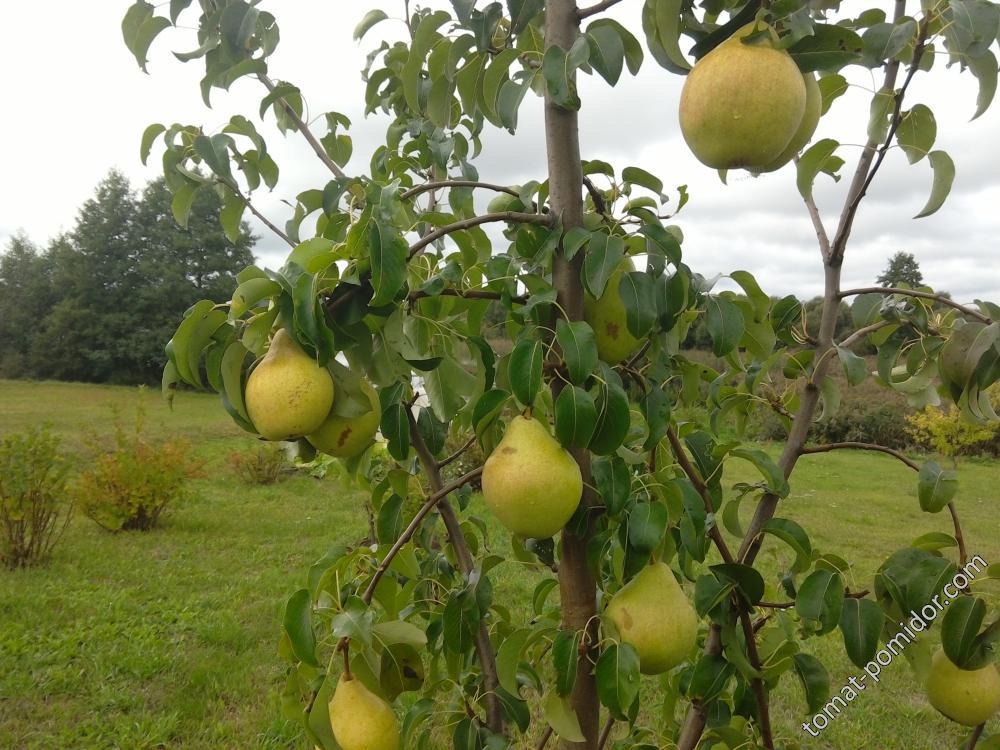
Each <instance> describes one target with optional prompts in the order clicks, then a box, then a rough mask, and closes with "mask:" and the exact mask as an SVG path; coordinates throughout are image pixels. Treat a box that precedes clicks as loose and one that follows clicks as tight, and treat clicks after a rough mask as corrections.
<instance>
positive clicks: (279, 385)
mask: <svg viewBox="0 0 1000 750" xmlns="http://www.w3.org/2000/svg"><path fill="white" fill-rule="evenodd" d="M245 398H246V405H247V413H248V414H249V415H250V421H252V422H253V425H254V427H255V428H257V432H258V433H259V434H261V435H262V436H264V437H265V438H267V439H268V440H288V439H289V438H292V437H299V436H300V435H307V434H309V433H310V432H312V431H313V430H315V429H316V428H317V427H319V426H320V425H321V424H323V420H325V419H326V415H327V414H329V413H330V407H331V406H333V378H331V377H330V373H329V372H327V370H326V368H325V367H320V366H319V365H317V364H316V362H315V360H313V358H312V357H310V356H309V355H308V354H306V353H305V352H304V351H303V350H302V347H300V346H299V345H298V344H297V343H295V340H294V339H293V338H292V337H291V336H289V335H288V332H287V331H285V329H284V328H281V329H279V330H278V332H277V333H275V334H274V337H273V338H272V339H271V345H270V346H269V347H268V350H267V354H266V355H264V359H262V360H261V361H260V364H258V365H257V367H256V368H254V371H253V372H251V373H250V377H249V378H248V379H247V387H246V393H245Z"/></svg>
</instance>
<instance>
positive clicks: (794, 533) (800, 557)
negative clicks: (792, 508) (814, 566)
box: [761, 518, 812, 572]
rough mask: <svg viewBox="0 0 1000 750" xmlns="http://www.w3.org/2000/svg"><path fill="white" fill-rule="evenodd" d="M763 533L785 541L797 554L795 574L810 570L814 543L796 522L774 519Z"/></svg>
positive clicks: (764, 527) (786, 519)
mask: <svg viewBox="0 0 1000 750" xmlns="http://www.w3.org/2000/svg"><path fill="white" fill-rule="evenodd" d="M761 532H762V533H764V534H772V535H774V536H776V537H777V538H778V539H780V540H781V541H783V542H784V543H785V544H787V545H788V546H789V547H791V548H792V551H793V552H794V553H795V564H794V566H793V567H792V570H793V572H801V571H804V570H806V569H808V567H809V565H810V563H811V562H812V543H811V542H810V541H809V535H808V534H806V531H805V529H803V528H802V527H801V526H800V525H799V524H797V523H796V522H795V521H792V520H790V519H788V518H772V519H771V520H770V521H768V522H767V523H765V524H764V526H763V528H762V529H761Z"/></svg>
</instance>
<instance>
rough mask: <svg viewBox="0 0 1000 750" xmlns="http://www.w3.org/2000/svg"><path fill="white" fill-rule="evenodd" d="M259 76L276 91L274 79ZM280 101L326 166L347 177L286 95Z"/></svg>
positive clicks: (335, 173)
mask: <svg viewBox="0 0 1000 750" xmlns="http://www.w3.org/2000/svg"><path fill="white" fill-rule="evenodd" d="M257 78H258V80H260V82H261V83H263V84H264V86H265V87H266V88H267V90H268V91H270V92H271V93H272V94H273V93H274V90H275V89H276V88H277V86H275V85H274V81H272V80H271V79H270V78H268V77H267V76H266V75H264V74H263V73H261V74H260V75H258V76H257ZM279 101H280V102H281V108H282V109H283V110H285V114H287V115H288V116H289V117H290V118H291V119H292V122H294V123H295V128H296V129H297V130H298V131H299V132H300V133H302V137H303V138H305V139H306V142H307V143H308V144H309V145H310V146H311V147H312V150H313V151H314V152H315V153H316V156H318V157H319V160H320V161H321V162H323V164H325V165H326V168H327V169H329V170H330V171H331V172H333V174H334V175H335V176H337V177H342V178H344V177H347V175H346V174H344V171H343V170H342V169H341V168H340V167H338V166H337V163H336V162H335V161H334V160H333V159H331V158H330V155H329V154H328V153H326V149H325V148H323V144H321V143H320V142H319V141H318V140H317V139H316V136H315V135H313V132H312V131H311V130H310V129H309V126H308V125H307V124H306V123H305V121H304V120H303V119H302V118H301V117H299V114H298V112H296V111H295V110H294V109H292V107H291V106H290V105H289V104H288V102H286V101H285V98H284V97H281V98H280V99H279Z"/></svg>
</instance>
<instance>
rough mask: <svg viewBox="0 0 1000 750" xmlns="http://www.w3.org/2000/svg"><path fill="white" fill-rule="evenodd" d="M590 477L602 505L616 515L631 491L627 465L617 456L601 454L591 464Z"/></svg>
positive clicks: (630, 477)
mask: <svg viewBox="0 0 1000 750" xmlns="http://www.w3.org/2000/svg"><path fill="white" fill-rule="evenodd" d="M591 472H592V475H593V476H592V478H593V480H594V487H595V489H596V490H597V494H598V495H600V496H601V500H603V501H604V507H606V508H607V509H608V513H609V514H611V515H613V516H614V515H617V514H618V513H620V512H621V511H622V509H623V508H624V507H625V503H626V502H627V501H628V498H629V494H630V493H631V492H632V475H631V473H630V472H629V470H628V465H627V464H626V463H625V461H624V460H622V459H621V458H619V457H618V456H601V457H600V458H595V459H594V461H593V463H592V464H591Z"/></svg>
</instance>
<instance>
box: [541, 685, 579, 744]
mask: <svg viewBox="0 0 1000 750" xmlns="http://www.w3.org/2000/svg"><path fill="white" fill-rule="evenodd" d="M542 713H543V714H545V721H547V722H548V724H549V726H550V727H552V729H554V730H555V733H556V734H557V735H559V737H561V738H562V739H564V740H566V741H567V742H585V741H586V738H585V737H584V736H583V730H581V729H580V720H579V719H578V718H577V717H576V713H575V712H574V711H573V708H572V707H571V706H570V705H569V698H563V697H562V696H560V695H559V693H557V692H556V691H554V690H553V691H551V692H549V693H546V695H545V696H544V697H543V698H542Z"/></svg>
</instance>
